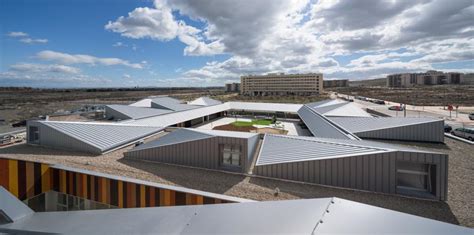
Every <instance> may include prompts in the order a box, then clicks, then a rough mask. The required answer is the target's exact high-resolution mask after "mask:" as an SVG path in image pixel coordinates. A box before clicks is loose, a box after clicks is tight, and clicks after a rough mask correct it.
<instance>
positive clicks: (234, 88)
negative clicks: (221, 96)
mask: <svg viewBox="0 0 474 235" xmlns="http://www.w3.org/2000/svg"><path fill="white" fill-rule="evenodd" d="M239 91H240V83H237V82H233V83H226V84H225V92H239Z"/></svg>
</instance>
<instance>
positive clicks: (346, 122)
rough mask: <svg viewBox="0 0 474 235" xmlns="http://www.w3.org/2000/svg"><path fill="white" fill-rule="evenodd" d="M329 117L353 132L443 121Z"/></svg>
mask: <svg viewBox="0 0 474 235" xmlns="http://www.w3.org/2000/svg"><path fill="white" fill-rule="evenodd" d="M329 119H331V120H332V121H334V122H335V123H337V124H339V125H341V126H343V127H344V128H346V129H347V130H349V131H350V132H352V133H358V132H365V131H373V130H381V129H388V128H394V127H402V126H411V125H417V124H422V123H430V122H440V121H443V120H442V119H438V118H427V117H423V118H417V117H370V118H363V117H330V118H329Z"/></svg>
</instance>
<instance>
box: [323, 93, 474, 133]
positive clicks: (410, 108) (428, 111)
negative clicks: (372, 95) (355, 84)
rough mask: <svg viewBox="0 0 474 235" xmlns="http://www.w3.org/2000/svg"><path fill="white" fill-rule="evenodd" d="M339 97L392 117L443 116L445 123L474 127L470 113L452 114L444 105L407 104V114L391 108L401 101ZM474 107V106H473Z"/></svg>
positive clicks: (333, 96) (340, 95) (333, 95)
mask: <svg viewBox="0 0 474 235" xmlns="http://www.w3.org/2000/svg"><path fill="white" fill-rule="evenodd" d="M338 96H339V97H346V98H347V97H349V98H350V99H353V100H354V103H356V104H358V105H359V106H360V107H361V108H363V109H366V108H369V109H372V110H375V111H377V112H380V113H383V114H385V115H387V116H391V117H404V116H405V115H406V117H432V118H441V119H444V120H445V123H446V124H448V125H450V126H452V127H453V129H454V128H458V127H470V128H474V121H472V120H469V117H468V114H465V113H456V112H455V111H452V112H451V114H450V112H449V111H448V110H443V107H438V106H414V105H407V106H406V114H405V112H404V111H394V110H389V109H388V108H389V107H390V106H394V105H397V106H398V105H400V104H399V103H395V102H390V101H385V104H374V103H371V102H368V101H362V100H358V99H355V97H354V96H348V95H344V94H338ZM331 97H332V98H336V95H335V94H331ZM473 109H474V108H473Z"/></svg>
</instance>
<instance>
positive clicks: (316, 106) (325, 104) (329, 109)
mask: <svg viewBox="0 0 474 235" xmlns="http://www.w3.org/2000/svg"><path fill="white" fill-rule="evenodd" d="M306 105H307V106H309V107H311V108H312V109H313V110H315V111H316V112H318V113H320V114H323V115H324V116H342V117H347V116H349V117H372V115H370V114H369V113H367V112H366V111H364V110H363V109H362V108H361V107H359V106H358V105H357V104H355V103H354V102H347V101H342V100H323V101H319V102H315V103H309V104H306Z"/></svg>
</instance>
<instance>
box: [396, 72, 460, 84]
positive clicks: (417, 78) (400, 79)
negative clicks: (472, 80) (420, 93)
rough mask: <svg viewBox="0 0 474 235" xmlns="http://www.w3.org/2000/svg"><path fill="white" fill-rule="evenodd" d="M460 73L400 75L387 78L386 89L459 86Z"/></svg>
mask: <svg viewBox="0 0 474 235" xmlns="http://www.w3.org/2000/svg"><path fill="white" fill-rule="evenodd" d="M463 75H464V74H462V73H444V72H441V71H435V70H429V71H427V72H426V73H400V74H392V75H388V76H387V86H388V87H410V86H416V85H443V84H461V83H462V80H463Z"/></svg>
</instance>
